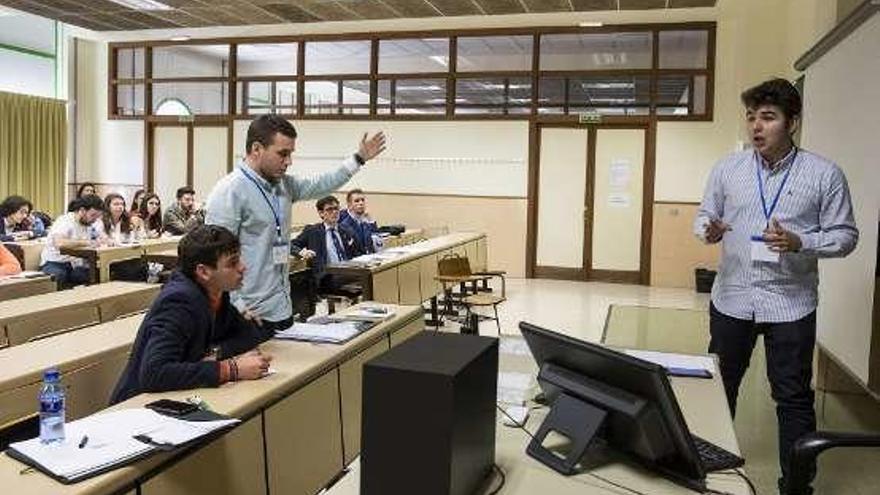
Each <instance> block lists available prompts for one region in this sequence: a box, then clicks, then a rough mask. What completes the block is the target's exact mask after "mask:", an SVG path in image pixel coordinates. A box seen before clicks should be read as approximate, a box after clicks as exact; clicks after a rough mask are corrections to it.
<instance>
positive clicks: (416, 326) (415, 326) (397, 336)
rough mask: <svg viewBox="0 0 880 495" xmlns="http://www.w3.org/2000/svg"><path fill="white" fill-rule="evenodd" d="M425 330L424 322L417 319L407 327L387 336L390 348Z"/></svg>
mask: <svg viewBox="0 0 880 495" xmlns="http://www.w3.org/2000/svg"><path fill="white" fill-rule="evenodd" d="M424 330H425V320H423V319H422V318H419V319H418V320H415V321H413V322H411V323H409V324H408V325H407V326H405V327H403V328H401V329H400V330H397V331H396V332H394V333H391V334H389V335H388V343H389V345H390V346H391V347H394V346H396V345H397V344H399V343H401V342H403V341H404V340H406V339H408V338H410V337H412V336H413V335H416V334H417V333H419V332H421V331H424Z"/></svg>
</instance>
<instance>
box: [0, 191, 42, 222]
mask: <svg viewBox="0 0 880 495" xmlns="http://www.w3.org/2000/svg"><path fill="white" fill-rule="evenodd" d="M22 206H27V207H28V210H30V211H34V205H33V204H31V202H30V201H28V200H27V199H26V198H24V197H22V196H9V197H8V198H6V199H4V200H3V202H2V203H0V218H6V217H8V216H9V215H12V214H13V213H15V212H17V211H18V210H20V209H21V207H22Z"/></svg>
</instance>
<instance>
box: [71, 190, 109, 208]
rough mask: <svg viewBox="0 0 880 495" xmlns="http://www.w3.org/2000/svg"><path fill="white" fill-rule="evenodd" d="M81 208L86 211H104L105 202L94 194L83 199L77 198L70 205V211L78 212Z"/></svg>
mask: <svg viewBox="0 0 880 495" xmlns="http://www.w3.org/2000/svg"><path fill="white" fill-rule="evenodd" d="M80 208H85V209H86V210H98V211H104V201H102V200H101V198H99V197H98V196H96V195H94V194H86V195H85V196H83V197H81V198H76V199H74V200H73V201H72V202H71V203H70V207H69V208H68V211H77V210H79V209H80Z"/></svg>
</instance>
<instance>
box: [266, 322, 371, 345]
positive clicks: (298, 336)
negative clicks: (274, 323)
mask: <svg viewBox="0 0 880 495" xmlns="http://www.w3.org/2000/svg"><path fill="white" fill-rule="evenodd" d="M373 324H374V323H370V322H362V321H330V322H318V323H299V322H297V323H294V324H293V325H291V326H290V327H289V328H286V329H284V330H280V331H278V332H275V338H276V339H281V340H300V341H304V342H316V343H323V344H342V343H344V342H347V341H349V340H351V339H353V338H355V337H357V336H358V335H360V334H361V333H362V332H364V331H366V330H367V329H368V328H370V327H372V326H373Z"/></svg>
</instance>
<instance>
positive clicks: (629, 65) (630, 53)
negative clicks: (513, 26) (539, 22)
mask: <svg viewBox="0 0 880 495" xmlns="http://www.w3.org/2000/svg"><path fill="white" fill-rule="evenodd" d="M652 39H653V33H652V32H650V31H645V32H638V33H601V34H580V33H576V34H547V35H543V36H541V70H607V69H650V68H651V65H652V53H653V52H652Z"/></svg>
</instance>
